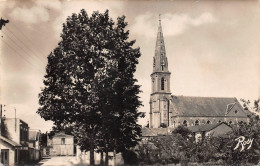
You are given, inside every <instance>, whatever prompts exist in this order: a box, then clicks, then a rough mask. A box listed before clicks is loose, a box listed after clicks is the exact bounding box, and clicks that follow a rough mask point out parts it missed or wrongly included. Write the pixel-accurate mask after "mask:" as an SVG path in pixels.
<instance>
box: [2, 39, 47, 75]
mask: <svg viewBox="0 0 260 166" xmlns="http://www.w3.org/2000/svg"><path fill="white" fill-rule="evenodd" d="M2 41H3V42H4V43H5V44H6V45H7V46H8V47H9V48H10V49H11V50H13V51H14V52H16V54H17V55H19V56H20V57H21V58H22V59H23V60H24V61H25V62H27V63H28V64H30V65H31V66H30V67H32V68H33V69H36V70H38V71H39V72H40V73H41V74H44V73H43V72H42V71H41V70H40V69H38V68H37V67H36V66H34V64H32V63H31V62H30V61H28V60H27V59H26V58H24V57H23V55H21V54H20V53H19V52H17V51H16V50H15V49H13V47H12V46H10V45H9V44H8V43H7V42H5V41H4V40H2ZM33 66H34V67H33Z"/></svg>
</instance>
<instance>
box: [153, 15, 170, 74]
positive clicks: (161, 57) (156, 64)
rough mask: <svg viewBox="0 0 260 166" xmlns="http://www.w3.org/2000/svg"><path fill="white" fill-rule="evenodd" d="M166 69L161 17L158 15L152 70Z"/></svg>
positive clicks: (161, 70) (160, 70) (166, 62)
mask: <svg viewBox="0 0 260 166" xmlns="http://www.w3.org/2000/svg"><path fill="white" fill-rule="evenodd" d="M163 71H168V61H167V57H166V52H165V45H164V39H163V32H162V25H161V18H160V15H159V27H158V32H157V39H156V46H155V56H154V60H153V72H163Z"/></svg>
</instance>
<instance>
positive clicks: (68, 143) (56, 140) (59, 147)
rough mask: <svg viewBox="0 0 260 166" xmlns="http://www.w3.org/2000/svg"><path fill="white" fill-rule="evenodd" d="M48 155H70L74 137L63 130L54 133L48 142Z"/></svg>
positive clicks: (72, 150)
mask: <svg viewBox="0 0 260 166" xmlns="http://www.w3.org/2000/svg"><path fill="white" fill-rule="evenodd" d="M48 145H49V146H51V147H52V148H51V149H50V155H54V156H72V155H74V137H73V136H72V135H67V134H65V133H64V132H59V133H56V134H55V135H54V136H53V137H52V139H51V140H50V141H49V142H48Z"/></svg>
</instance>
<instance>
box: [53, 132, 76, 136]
mask: <svg viewBox="0 0 260 166" xmlns="http://www.w3.org/2000/svg"><path fill="white" fill-rule="evenodd" d="M53 137H73V136H72V135H68V134H65V133H64V132H62V131H61V132H59V133H56V134H55V135H54V136H53Z"/></svg>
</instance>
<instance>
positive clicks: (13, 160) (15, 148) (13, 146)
mask: <svg viewBox="0 0 260 166" xmlns="http://www.w3.org/2000/svg"><path fill="white" fill-rule="evenodd" d="M20 147H21V145H20V144H19V143H16V142H14V141H12V140H10V139H8V138H6V137H3V136H0V148H1V156H2V157H1V161H0V162H1V163H2V164H4V165H15V164H18V161H19V151H20V150H19V149H20Z"/></svg>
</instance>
